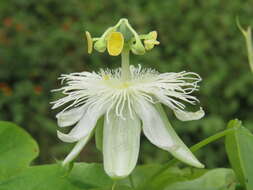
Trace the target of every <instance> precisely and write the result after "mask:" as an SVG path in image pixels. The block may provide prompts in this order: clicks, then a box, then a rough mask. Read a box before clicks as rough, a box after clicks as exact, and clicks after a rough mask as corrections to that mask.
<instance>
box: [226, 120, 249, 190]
mask: <svg viewBox="0 0 253 190" xmlns="http://www.w3.org/2000/svg"><path fill="white" fill-rule="evenodd" d="M228 128H235V130H234V132H233V133H231V134H229V135H227V136H226V139H225V145H226V151H227V155H228V158H229V162H230V164H231V166H232V168H233V169H234V171H235V173H236V175H237V177H238V179H239V181H240V183H241V184H242V185H244V186H245V187H246V189H247V190H252V189H253V165H252V161H253V135H252V133H251V132H250V131H249V130H248V129H246V128H244V127H243V126H242V125H241V122H240V121H239V120H231V121H230V122H229V123H228Z"/></svg>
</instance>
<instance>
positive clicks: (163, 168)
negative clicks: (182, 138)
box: [145, 128, 234, 187]
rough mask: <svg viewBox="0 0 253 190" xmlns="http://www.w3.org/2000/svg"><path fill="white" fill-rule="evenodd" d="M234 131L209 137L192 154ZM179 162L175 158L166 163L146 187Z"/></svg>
mask: <svg viewBox="0 0 253 190" xmlns="http://www.w3.org/2000/svg"><path fill="white" fill-rule="evenodd" d="M233 131H234V128H231V129H226V130H224V131H221V132H219V133H216V134H214V135H212V136H210V137H208V138H206V139H204V140H202V141H200V142H199V143H197V144H195V145H193V146H192V147H191V148H190V150H191V151H192V152H195V151H197V150H199V149H200V148H202V147H204V146H206V145H208V144H209V143H212V142H214V141H216V140H218V139H220V138H222V137H224V136H226V135H228V134H229V133H231V132H233ZM177 162H178V160H177V159H175V158H174V159H172V160H170V161H169V162H168V163H166V164H165V165H164V166H163V167H162V168H161V169H159V170H158V171H157V172H156V173H155V174H154V175H152V176H151V177H150V178H149V179H148V180H147V181H148V183H146V185H147V184H149V183H150V182H151V181H154V179H155V178H157V177H159V176H160V175H161V174H162V173H163V172H165V171H166V170H167V169H168V168H169V167H171V166H173V165H175V164H176V163H177ZM146 185H145V187H146Z"/></svg>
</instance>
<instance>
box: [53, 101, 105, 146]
mask: <svg viewBox="0 0 253 190" xmlns="http://www.w3.org/2000/svg"><path fill="white" fill-rule="evenodd" d="M99 108H100V109H99ZM105 110H106V107H105V106H104V107H102V108H101V107H100V105H96V106H93V107H91V109H88V110H87V112H86V113H85V114H84V116H83V117H82V118H81V119H80V121H79V122H78V123H77V124H76V126H75V127H74V128H73V129H72V130H71V131H70V133H68V134H63V133H61V132H59V131H58V132H57V134H58V137H59V138H60V139H61V140H62V141H64V142H76V141H79V140H80V139H82V138H84V137H86V136H87V135H89V134H90V132H91V131H92V130H93V129H94V127H95V126H96V123H97V120H98V119H99V117H101V116H102V115H103V114H104V113H105Z"/></svg>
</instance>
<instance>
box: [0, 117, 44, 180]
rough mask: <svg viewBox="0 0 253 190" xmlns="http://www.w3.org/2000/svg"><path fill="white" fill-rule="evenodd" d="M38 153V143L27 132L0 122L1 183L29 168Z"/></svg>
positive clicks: (8, 123) (10, 124)
mask: <svg viewBox="0 0 253 190" xmlns="http://www.w3.org/2000/svg"><path fill="white" fill-rule="evenodd" d="M38 153H39V148H38V145H37V143H36V141H35V140H34V139H33V138H32V137H31V136H30V135H29V134H28V133H27V132H26V131H24V130H23V129H22V128H20V127H18V126H17V125H15V124H13V123H10V122H5V121H0V155H1V156H0V181H1V180H4V179H6V178H8V177H10V176H13V175H16V174H17V173H18V172H20V171H21V170H23V169H25V168H27V167H28V166H29V164H30V162H31V161H32V160H33V159H34V158H36V157H37V156H38Z"/></svg>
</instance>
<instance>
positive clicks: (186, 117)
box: [174, 107, 205, 121]
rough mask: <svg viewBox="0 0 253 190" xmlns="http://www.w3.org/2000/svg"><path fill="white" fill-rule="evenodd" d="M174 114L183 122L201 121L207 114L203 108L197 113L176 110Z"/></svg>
mask: <svg viewBox="0 0 253 190" xmlns="http://www.w3.org/2000/svg"><path fill="white" fill-rule="evenodd" d="M174 114H175V116H176V117H177V118H178V119H179V120H181V121H191V120H199V119H201V118H202V117H203V116H204V115H205V112H204V110H203V109H202V107H200V109H199V110H198V111H196V112H188V111H182V110H174Z"/></svg>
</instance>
